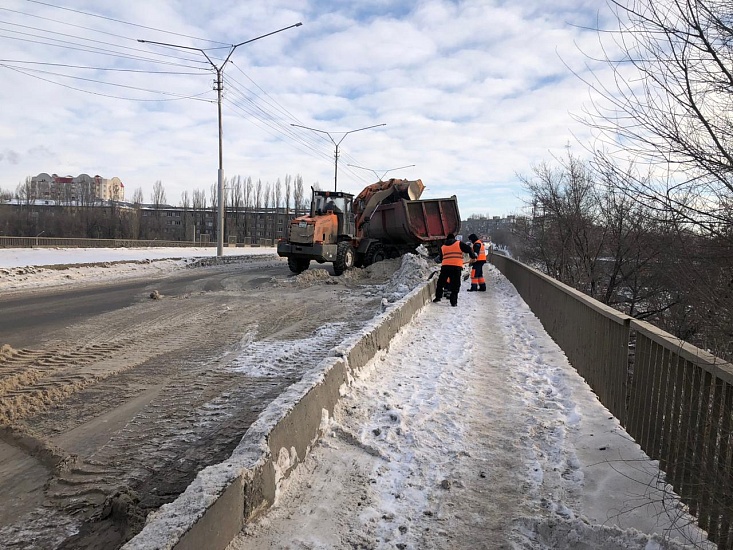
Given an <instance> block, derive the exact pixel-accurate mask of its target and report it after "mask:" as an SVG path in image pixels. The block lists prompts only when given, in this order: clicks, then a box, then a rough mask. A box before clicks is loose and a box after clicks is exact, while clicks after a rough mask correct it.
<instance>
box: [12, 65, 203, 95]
mask: <svg viewBox="0 0 733 550" xmlns="http://www.w3.org/2000/svg"><path fill="white" fill-rule="evenodd" d="M0 67H5V68H6V69H10V70H11V71H15V72H18V73H21V74H24V75H26V76H30V77H31V78H37V79H38V80H42V81H44V82H48V83H50V84H56V85H57V86H62V87H64V88H68V89H70V90H76V91H79V92H84V93H88V94H91V95H96V96H102V97H111V98H114V99H125V100H128V101H178V100H181V99H198V98H200V97H201V96H202V95H204V94H207V93H209V92H208V90H207V91H206V92H203V93H200V94H195V95H189V96H184V95H180V94H175V93H172V92H163V91H159V90H147V89H145V88H138V87H135V86H125V85H124V84H112V83H109V82H103V81H101V80H93V79H89V78H81V77H75V76H70V75H64V74H58V73H52V72H49V71H41V70H38V69H25V70H24V69H20V68H18V67H13V66H11V65H0ZM29 71H30V72H37V73H41V74H50V75H53V76H60V77H62V78H72V79H76V80H83V81H87V82H94V83H96V84H103V85H106V86H115V87H118V88H126V89H130V90H138V91H143V92H148V93H151V94H162V95H170V96H175V97H174V98H172V99H161V98H156V99H136V98H131V97H122V96H115V95H110V94H104V93H101V92H93V91H91V90H85V89H84V88H77V87H75V86H69V85H68V84H62V83H61V82H56V81H54V80H50V79H48V78H43V77H41V76H37V75H34V74H30V73H29ZM198 100H199V101H209V102H211V100H201V99H198Z"/></svg>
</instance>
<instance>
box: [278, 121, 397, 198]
mask: <svg viewBox="0 0 733 550" xmlns="http://www.w3.org/2000/svg"><path fill="white" fill-rule="evenodd" d="M386 125H387V124H385V123H382V124H375V125H374V126H366V127H365V128H357V129H356V130H349V131H348V132H334V134H344V135H343V137H342V138H341V139H340V140H338V141H335V140H334V139H333V138H332V137H331V134H330V133H328V132H326V131H325V130H316V129H315V128H309V127H308V126H301V125H300V124H291V126H296V127H297V128H305V129H306V130H312V131H314V132H320V133H321V134H326V135H327V136H328V139H330V140H331V143H333V144H334V145H335V146H336V154H335V155H334V158H335V159H336V163H335V166H334V170H333V190H334V191H338V185H337V183H338V170H339V145H341V142H342V141H343V140H344V139H345V138H346V136H348V135H349V134H353V133H354V132H361V131H362V130H369V129H370V128H376V127H378V126H386Z"/></svg>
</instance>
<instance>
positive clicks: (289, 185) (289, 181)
mask: <svg viewBox="0 0 733 550" xmlns="http://www.w3.org/2000/svg"><path fill="white" fill-rule="evenodd" d="M292 195H293V177H292V176H291V175H290V174H288V175H286V176H285V204H284V206H285V213H286V214H289V213H290V197H291V196H292Z"/></svg>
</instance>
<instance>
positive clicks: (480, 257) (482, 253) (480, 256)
mask: <svg viewBox="0 0 733 550" xmlns="http://www.w3.org/2000/svg"><path fill="white" fill-rule="evenodd" d="M476 243H478V244H480V245H481V248H480V249H479V251H478V254H477V256H478V257H477V258H476V261H477V262H485V261H486V247H485V246H484V243H483V241H482V240H481V239H478V240H477V241H476ZM476 243H474V246H475V245H476Z"/></svg>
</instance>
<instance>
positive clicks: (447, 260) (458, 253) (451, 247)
mask: <svg viewBox="0 0 733 550" xmlns="http://www.w3.org/2000/svg"><path fill="white" fill-rule="evenodd" d="M440 252H441V254H442V255H443V261H442V265H455V266H458V267H463V250H461V243H460V241H456V242H454V243H453V244H444V245H443V246H442V247H441V248H440Z"/></svg>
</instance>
